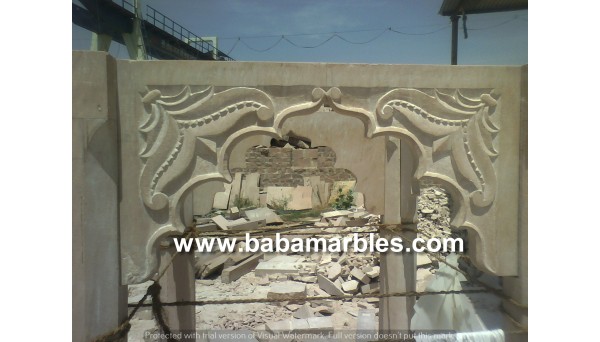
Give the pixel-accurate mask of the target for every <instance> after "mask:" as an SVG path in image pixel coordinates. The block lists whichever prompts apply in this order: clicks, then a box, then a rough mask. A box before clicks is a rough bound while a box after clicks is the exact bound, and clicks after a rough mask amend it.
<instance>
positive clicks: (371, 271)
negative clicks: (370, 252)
mask: <svg viewBox="0 0 600 342" xmlns="http://www.w3.org/2000/svg"><path fill="white" fill-rule="evenodd" d="M379 272H380V267H379V266H373V267H371V266H368V270H365V273H366V275H367V276H368V277H369V278H371V279H373V278H377V277H379Z"/></svg>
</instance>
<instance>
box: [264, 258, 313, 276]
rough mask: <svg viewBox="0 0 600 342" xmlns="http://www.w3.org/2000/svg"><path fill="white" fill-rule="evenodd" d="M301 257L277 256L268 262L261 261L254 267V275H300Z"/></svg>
mask: <svg viewBox="0 0 600 342" xmlns="http://www.w3.org/2000/svg"><path fill="white" fill-rule="evenodd" d="M301 259H302V257H292V256H288V255H278V256H276V257H274V258H272V259H270V260H267V261H263V262H261V263H259V264H258V266H256V268H255V270H254V274H255V275H256V276H257V277H261V276H265V275H269V274H292V275H300V269H301V268H302V265H301V263H300V260H301Z"/></svg>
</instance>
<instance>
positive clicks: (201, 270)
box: [196, 254, 229, 278]
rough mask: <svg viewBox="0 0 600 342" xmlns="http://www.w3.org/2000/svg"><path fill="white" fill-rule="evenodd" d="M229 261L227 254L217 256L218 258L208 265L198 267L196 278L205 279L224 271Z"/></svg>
mask: <svg viewBox="0 0 600 342" xmlns="http://www.w3.org/2000/svg"><path fill="white" fill-rule="evenodd" d="M227 260H229V255H227V254H222V255H219V256H217V257H216V258H214V259H212V260H210V261H209V262H208V263H207V264H205V265H199V266H198V265H197V266H196V270H197V271H196V278H205V277H208V276H209V275H211V274H214V273H216V272H217V271H220V270H222V269H223V266H224V265H225V262H227Z"/></svg>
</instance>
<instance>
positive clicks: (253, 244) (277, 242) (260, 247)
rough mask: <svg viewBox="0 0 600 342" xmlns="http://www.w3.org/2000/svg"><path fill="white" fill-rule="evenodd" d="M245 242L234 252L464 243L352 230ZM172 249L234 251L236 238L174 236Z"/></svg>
mask: <svg viewBox="0 0 600 342" xmlns="http://www.w3.org/2000/svg"><path fill="white" fill-rule="evenodd" d="M240 241H244V242H245V244H240V246H238V250H237V252H242V253H243V252H246V253H254V252H264V253H287V252H294V253H307V252H308V253H310V252H329V253H339V252H346V251H349V250H350V249H352V250H353V251H354V252H355V253H364V252H371V253H372V252H380V253H386V252H388V251H391V252H396V253H400V252H411V251H414V252H418V253H420V252H433V253H437V252H444V253H446V252H457V253H462V252H463V248H464V243H463V240H462V239H461V238H442V239H439V238H431V239H428V240H425V239H423V238H420V237H417V238H415V239H413V240H412V241H411V243H410V244H409V245H410V246H407V247H405V246H404V242H403V240H402V238H400V237H393V238H390V239H386V238H382V237H378V238H375V236H374V235H373V234H371V235H370V236H369V237H363V236H359V233H354V234H352V235H350V236H346V237H344V238H334V237H332V238H328V239H326V238H322V237H309V238H299V237H294V238H286V237H282V236H281V234H280V233H277V234H275V238H271V237H263V238H260V239H259V238H255V237H252V236H251V235H250V233H246V236H245V238H243V239H240ZM174 242H175V249H176V250H177V252H191V251H194V250H195V251H198V252H213V251H216V250H218V251H220V252H227V253H232V252H236V250H235V247H236V244H237V242H238V240H237V238H234V237H232V238H227V237H226V238H217V237H211V238H199V237H197V238H187V239H183V238H174Z"/></svg>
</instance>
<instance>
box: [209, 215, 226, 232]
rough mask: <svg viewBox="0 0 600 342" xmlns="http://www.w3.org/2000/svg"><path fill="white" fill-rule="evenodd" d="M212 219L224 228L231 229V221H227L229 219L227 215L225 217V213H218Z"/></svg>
mask: <svg viewBox="0 0 600 342" xmlns="http://www.w3.org/2000/svg"><path fill="white" fill-rule="evenodd" d="M212 220H213V222H214V223H216V224H217V226H219V228H221V229H222V230H229V228H228V225H229V221H227V219H226V218H225V217H223V215H217V216H215V217H213V218H212Z"/></svg>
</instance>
